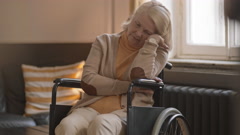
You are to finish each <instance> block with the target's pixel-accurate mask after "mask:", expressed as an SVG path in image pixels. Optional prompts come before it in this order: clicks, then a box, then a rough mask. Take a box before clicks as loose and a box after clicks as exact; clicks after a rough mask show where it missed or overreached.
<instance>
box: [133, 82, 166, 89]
mask: <svg viewBox="0 0 240 135" xmlns="http://www.w3.org/2000/svg"><path fill="white" fill-rule="evenodd" d="M132 83H133V86H138V87H145V88H150V89H153V90H155V89H161V88H163V86H164V83H163V82H156V81H155V80H152V79H136V80H133V81H132Z"/></svg>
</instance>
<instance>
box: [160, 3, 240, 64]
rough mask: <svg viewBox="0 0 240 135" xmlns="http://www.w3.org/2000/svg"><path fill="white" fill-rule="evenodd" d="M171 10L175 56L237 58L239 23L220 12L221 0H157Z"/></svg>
mask: <svg viewBox="0 0 240 135" xmlns="http://www.w3.org/2000/svg"><path fill="white" fill-rule="evenodd" d="M159 1H160V2H162V3H163V4H164V5H165V6H166V7H167V8H168V9H169V10H170V12H171V14H172V23H173V33H174V35H173V44H174V48H175V54H174V57H175V58H187V59H204V60H238V59H239V48H240V24H239V22H237V21H233V20H229V19H228V18H227V17H225V16H224V0H207V1H206V0H204V1H202V0H178V1H175V0H159Z"/></svg>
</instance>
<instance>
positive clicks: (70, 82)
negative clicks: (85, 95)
mask: <svg viewBox="0 0 240 135" xmlns="http://www.w3.org/2000/svg"><path fill="white" fill-rule="evenodd" d="M53 82H54V83H55V84H58V86H62V87H71V88H81V80H80V79H72V78H57V79H56V80H54V81H53Z"/></svg>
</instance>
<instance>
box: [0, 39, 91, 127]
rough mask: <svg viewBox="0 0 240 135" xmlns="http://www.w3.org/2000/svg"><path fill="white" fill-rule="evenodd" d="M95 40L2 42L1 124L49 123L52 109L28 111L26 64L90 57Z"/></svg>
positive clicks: (52, 63)
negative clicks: (75, 41)
mask: <svg viewBox="0 0 240 135" xmlns="http://www.w3.org/2000/svg"><path fill="white" fill-rule="evenodd" d="M90 48H91V43H49V44H47V43H34V44H31V43H28V44H0V128H12V127H29V126H36V125H46V124H49V113H48V112H44V113H38V114H34V115H30V116H26V115H25V105H26V95H25V90H24V89H25V83H24V79H23V72H22V67H21V66H22V64H27V65H33V66H38V67H52V66H64V65H68V64H73V63H76V62H79V61H82V60H85V59H86V58H87V55H88V53H89V51H90Z"/></svg>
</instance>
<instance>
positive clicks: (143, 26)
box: [127, 13, 157, 47]
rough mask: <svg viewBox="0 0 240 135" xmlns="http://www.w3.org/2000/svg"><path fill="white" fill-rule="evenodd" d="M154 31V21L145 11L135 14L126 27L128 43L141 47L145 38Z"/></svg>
mask: <svg viewBox="0 0 240 135" xmlns="http://www.w3.org/2000/svg"><path fill="white" fill-rule="evenodd" d="M156 31H157V29H156V27H155V24H154V22H153V21H152V19H151V18H150V17H149V16H148V15H147V14H146V13H142V14H140V15H136V16H135V17H134V18H133V19H132V21H131V23H130V24H129V25H128V28H127V37H128V43H129V45H131V46H136V47H142V46H143V45H144V42H145V40H146V39H147V38H148V37H149V36H150V35H152V34H155V33H156Z"/></svg>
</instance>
